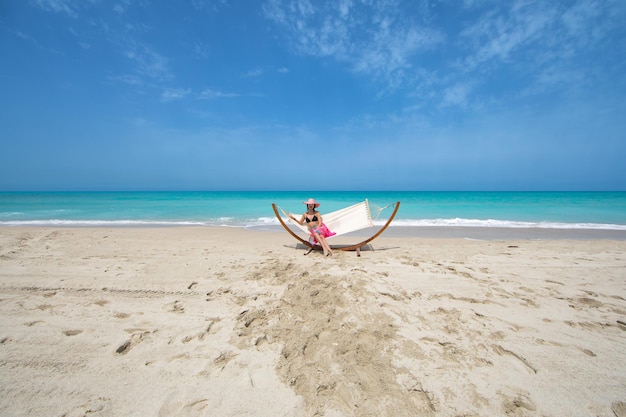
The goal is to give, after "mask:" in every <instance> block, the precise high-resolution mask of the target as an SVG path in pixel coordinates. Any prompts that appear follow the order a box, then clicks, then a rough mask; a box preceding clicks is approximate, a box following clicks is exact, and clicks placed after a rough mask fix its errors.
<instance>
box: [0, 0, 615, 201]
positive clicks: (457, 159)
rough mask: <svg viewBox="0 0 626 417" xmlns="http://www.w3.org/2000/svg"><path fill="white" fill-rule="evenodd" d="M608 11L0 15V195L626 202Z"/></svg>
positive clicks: (262, 7)
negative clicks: (191, 193)
mask: <svg viewBox="0 0 626 417" xmlns="http://www.w3.org/2000/svg"><path fill="white" fill-rule="evenodd" d="M624 22H626V2H624V1H623V0H602V1H591V0H587V1H574V0H572V1H553V0H547V1H515V0H513V1H500V0H464V1H462V0H459V1H452V0H441V1H436V0H428V1H421V0H409V1H395V0H338V1H321V0H320V1H314V0H295V1H289V0H259V1H247V0H239V1H231V0H189V1H182V0H172V1H160V0H159V1H157V0H118V1H112V0H106V1H105V0H7V1H2V2H0V56H1V57H2V59H1V60H2V64H0V91H2V93H1V94H0V149H1V150H0V190H5V191H10V190H159V189H164V190H178V189H181V190H264V189H265V190H367V189H377V190H626V167H625V165H626V164H625V162H624V161H625V160H626V25H625V24H624Z"/></svg>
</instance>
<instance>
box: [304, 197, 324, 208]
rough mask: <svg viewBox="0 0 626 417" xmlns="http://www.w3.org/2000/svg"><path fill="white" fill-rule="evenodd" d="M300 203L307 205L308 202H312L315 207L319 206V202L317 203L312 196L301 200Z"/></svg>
mask: <svg viewBox="0 0 626 417" xmlns="http://www.w3.org/2000/svg"><path fill="white" fill-rule="evenodd" d="M302 203H303V204H306V205H307V206H308V205H309V204H314V205H315V208H318V207H319V206H320V203H318V202H317V201H315V199H313V198H309V201H303V202H302Z"/></svg>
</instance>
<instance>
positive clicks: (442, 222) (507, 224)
mask: <svg viewBox="0 0 626 417" xmlns="http://www.w3.org/2000/svg"><path fill="white" fill-rule="evenodd" d="M374 224H375V225H377V226H382V225H383V224H384V222H383V221H376V222H374ZM391 226H404V227H491V228H499V227H501V228H515V229H524V228H525V229H596V230H626V225H622V224H603V223H557V222H523V221H513V220H493V219H488V220H479V219H458V218H457V219H419V220H412V219H397V220H394V221H393V223H392V224H391Z"/></svg>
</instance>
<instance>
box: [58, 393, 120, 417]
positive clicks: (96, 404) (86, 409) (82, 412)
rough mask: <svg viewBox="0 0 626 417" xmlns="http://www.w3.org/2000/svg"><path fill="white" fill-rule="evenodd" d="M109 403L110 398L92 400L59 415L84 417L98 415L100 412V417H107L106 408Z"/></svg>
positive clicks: (63, 416) (107, 411) (62, 416)
mask: <svg viewBox="0 0 626 417" xmlns="http://www.w3.org/2000/svg"><path fill="white" fill-rule="evenodd" d="M110 401H111V399H110V398H104V397H99V398H94V399H92V400H89V401H87V402H86V403H84V404H81V405H80V406H78V407H76V408H75V409H73V410H72V411H69V412H67V413H65V414H63V415H61V417H84V416H87V415H98V414H100V413H101V412H102V415H108V414H109V411H110V410H107V408H108V405H109V402H110Z"/></svg>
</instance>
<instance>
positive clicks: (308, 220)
mask: <svg viewBox="0 0 626 417" xmlns="http://www.w3.org/2000/svg"><path fill="white" fill-rule="evenodd" d="M316 221H317V214H314V215H313V218H311V219H309V218H308V217H307V218H306V222H307V223H311V222H316Z"/></svg>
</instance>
